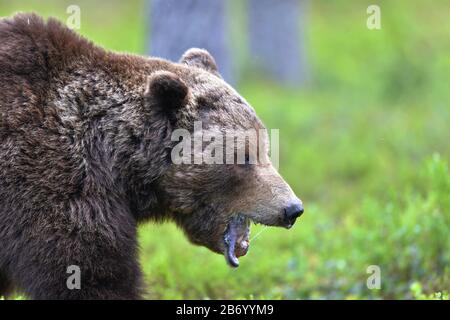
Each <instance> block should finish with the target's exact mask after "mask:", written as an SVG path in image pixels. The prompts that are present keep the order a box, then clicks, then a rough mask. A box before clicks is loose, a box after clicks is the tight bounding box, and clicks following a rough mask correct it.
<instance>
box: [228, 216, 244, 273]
mask: <svg viewBox="0 0 450 320" xmlns="http://www.w3.org/2000/svg"><path fill="white" fill-rule="evenodd" d="M249 236H250V219H249V218H247V217H245V216H243V215H241V214H239V215H236V216H234V217H233V218H232V219H231V221H230V222H229V223H228V226H227V229H226V230H225V234H224V243H225V250H224V256H225V259H226V260H227V262H228V264H229V265H230V266H232V267H234V268H236V267H238V266H239V260H238V257H241V256H244V255H245V254H246V253H247V251H248V248H249V246H250V239H249Z"/></svg>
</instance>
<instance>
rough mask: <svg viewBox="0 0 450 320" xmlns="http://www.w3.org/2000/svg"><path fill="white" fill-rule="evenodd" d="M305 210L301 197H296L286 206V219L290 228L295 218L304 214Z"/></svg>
mask: <svg viewBox="0 0 450 320" xmlns="http://www.w3.org/2000/svg"><path fill="white" fill-rule="evenodd" d="M303 211H304V209H303V204H302V202H301V201H300V200H299V199H296V200H295V201H293V202H292V203H290V204H289V205H288V206H287V207H286V208H284V219H285V222H286V224H287V227H288V228H290V227H292V225H293V224H294V223H295V220H296V219H297V218H298V217H300V216H301V215H302V213H303Z"/></svg>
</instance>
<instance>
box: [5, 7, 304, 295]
mask: <svg viewBox="0 0 450 320" xmlns="http://www.w3.org/2000/svg"><path fill="white" fill-rule="evenodd" d="M0 84H1V91H0V296H2V295H7V294H8V293H10V292H11V290H12V289H13V288H16V289H20V290H22V291H24V293H25V294H26V295H27V296H28V297H30V298H33V299H137V298H140V297H141V294H142V288H143V285H142V280H141V278H142V277H141V271H140V268H139V264H138V244H137V240H136V227H137V224H138V223H140V222H142V221H149V220H152V221H164V220H170V221H174V222H175V223H177V225H179V226H180V228H182V229H183V230H184V231H185V233H186V235H187V236H188V238H189V239H190V240H191V241H192V242H193V243H194V244H200V245H204V246H206V247H208V248H210V249H211V250H213V251H215V252H219V253H223V250H224V242H223V237H224V232H225V231H226V230H227V226H228V225H229V223H230V219H231V218H232V217H233V215H235V214H236V213H241V214H244V215H248V217H250V218H251V219H252V220H253V221H256V222H259V223H264V224H267V225H277V226H285V221H284V220H283V214H285V211H283V210H284V209H283V208H284V207H285V206H286V204H287V203H288V202H289V201H291V200H292V199H294V200H295V199H297V198H295V195H294V194H293V192H292V190H291V189H290V188H289V186H288V185H287V184H286V183H285V182H284V181H283V179H282V178H281V177H280V176H279V175H278V174H277V173H276V172H275V170H274V169H273V167H272V166H271V165H265V166H255V168H249V167H248V166H244V167H243V166H240V165H236V166H234V165H224V166H214V167H211V166H208V165H203V164H202V165H174V164H173V163H172V162H171V157H170V152H171V150H172V148H173V147H174V144H175V142H174V141H172V140H171V133H172V132H173V130H174V129H175V128H184V129H186V130H189V131H192V128H193V121H195V120H202V121H203V123H204V126H205V127H221V128H242V129H247V128H263V124H262V123H261V121H260V120H259V119H258V118H257V116H256V114H255V112H254V110H253V109H252V108H251V107H250V106H249V105H248V103H247V102H246V101H245V100H244V99H243V98H241V97H240V96H239V95H238V94H237V93H236V91H234V89H233V88H231V87H230V86H229V85H227V84H226V83H225V82H224V81H223V80H222V79H221V77H220V74H219V73H218V69H217V66H216V64H215V62H214V59H213V58H212V57H211V56H210V55H209V54H208V53H207V52H206V51H204V50H201V49H191V50H189V51H188V52H186V54H185V55H184V56H183V57H182V58H181V60H180V62H179V63H172V62H169V61H166V60H162V59H157V58H149V57H141V56H135V55H128V54H117V53H112V52H108V51H105V50H104V49H102V48H100V47H97V46H95V45H94V44H92V43H91V42H89V41H88V40H86V39H84V38H82V37H80V36H78V35H77V34H76V33H74V32H73V31H71V30H70V29H68V28H67V27H65V26H64V25H62V24H61V23H59V22H58V21H57V20H55V19H49V20H47V21H44V20H43V19H42V18H40V17H38V16H37V15H34V14H19V15H16V16H14V17H12V18H8V19H2V20H0ZM274 190H276V191H275V192H274ZM289 226H290V225H289ZM74 265H75V266H79V267H80V270H81V278H82V281H81V289H79V290H78V289H75V290H70V289H68V287H67V279H68V277H69V276H70V274H68V273H67V270H68V267H69V266H74Z"/></svg>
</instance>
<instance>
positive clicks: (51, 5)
mask: <svg viewBox="0 0 450 320" xmlns="http://www.w3.org/2000/svg"><path fill="white" fill-rule="evenodd" d="M374 2H375V3H377V4H379V5H380V7H381V8H382V30H379V31H369V30H368V29H367V28H366V18H367V14H366V8H367V6H368V5H370V4H373V3H374ZM70 4H77V5H79V6H80V7H81V29H80V30H79V32H80V33H81V34H83V35H85V36H86V37H88V38H89V39H91V40H92V41H94V42H95V43H97V44H99V45H101V46H104V47H106V48H108V49H112V50H117V51H127V52H133V53H138V54H145V47H146V44H145V37H146V27H145V26H146V21H145V19H146V17H145V10H144V7H145V3H144V1H139V0H138V1H118V0H115V1H103V2H102V1H95V2H94V1H80V0H77V1H76V3H74V1H56V0H52V1H45V2H43V1H31V0H27V1H25V0H15V1H5V0H0V15H1V16H10V15H12V14H13V13H14V12H16V11H34V12H37V13H39V14H41V15H43V16H50V15H51V16H56V17H59V18H61V19H62V20H63V21H65V20H66V19H67V17H68V14H67V13H66V8H67V6H68V5H70ZM230 10H231V11H232V12H234V13H235V15H234V16H235V17H236V19H237V21H236V23H235V24H234V26H233V30H232V34H233V35H234V36H233V48H234V49H233V50H235V57H236V59H237V61H238V66H239V67H240V68H242V69H243V70H244V71H245V72H244V76H243V77H242V78H241V80H240V81H239V82H238V83H237V85H236V87H237V89H238V90H239V91H240V93H241V94H242V95H243V96H244V97H245V98H246V99H247V100H248V101H249V102H250V103H251V104H252V105H253V106H254V108H255V109H256V111H257V113H258V114H259V115H260V117H261V118H262V120H263V121H264V122H265V124H266V125H267V127H269V128H280V140H281V142H280V143H281V145H280V152H281V154H280V172H281V174H282V175H283V176H284V177H285V178H286V180H287V181H288V182H289V183H290V184H291V186H292V187H293V189H294V191H295V192H296V193H297V194H298V195H299V196H300V198H302V200H303V201H304V203H305V207H306V213H305V214H304V215H303V216H302V217H301V218H300V220H299V221H298V222H297V224H296V226H295V228H293V229H291V230H289V231H286V230H283V229H271V228H267V229H264V230H263V231H262V233H261V234H260V235H259V236H258V237H257V238H256V239H254V240H253V241H252V244H251V249H250V252H249V254H248V255H247V256H246V257H243V258H242V259H241V266H240V267H239V268H238V269H236V270H233V269H230V268H229V267H228V266H227V265H226V263H225V261H224V258H223V257H222V256H220V255H216V254H213V253H211V252H210V251H208V250H207V249H204V248H201V247H195V246H193V245H191V244H189V243H188V241H187V240H186V239H185V237H184V235H182V233H181V232H180V231H179V230H177V229H176V227H175V226H173V225H171V224H165V225H153V224H147V225H144V226H142V227H141V228H140V245H141V263H142V267H143V270H144V273H145V280H146V284H147V288H148V289H147V294H146V298H149V299H167V298H171V299H222V298H223V299H235V298H246V299H247V298H254V299H266V298H275V299H277V298H285V299H316V298H318V299H330V298H333V299H335V298H336V299H341V298H345V299H365V298H375V299H376V298H382V299H410V298H447V299H448V291H449V290H450V265H449V262H450V239H449V229H450V173H449V169H448V168H449V166H448V159H449V156H450V129H449V124H450V90H449V89H450V86H449V85H450V19H449V16H450V1H446V0H438V1H433V2H429V1H421V0H415V1H412V0H402V1H400V0H399V1H342V0H339V1H327V0H314V1H310V3H309V5H308V14H307V21H306V23H305V26H306V44H305V46H306V49H307V56H308V64H309V69H310V80H309V81H308V83H307V84H306V85H304V86H302V87H301V88H293V87H290V88H287V87H283V86H282V85H280V84H277V83H274V82H273V81H270V80H269V79H264V78H262V77H260V75H259V74H258V75H257V74H255V73H254V72H252V70H246V69H245V68H244V66H245V65H246V61H247V59H249V58H251V57H248V56H246V55H248V54H247V49H246V39H245V37H244V36H242V35H241V33H240V29H239V28H241V27H242V26H243V25H245V21H243V19H244V18H243V14H242V13H241V11H242V10H245V7H244V6H242V4H241V3H239V2H238V1H231V2H230ZM180 32H182V30H180ZM219 67H220V66H219ZM261 228H263V227H255V226H253V228H252V233H253V234H257V233H258V232H259V231H260V230H261ZM370 265H378V266H379V267H380V269H381V289H379V290H369V289H368V288H367V286H366V280H367V278H368V277H369V276H370V274H367V273H366V270H367V267H368V266H370Z"/></svg>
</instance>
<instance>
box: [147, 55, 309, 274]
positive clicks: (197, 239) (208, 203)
mask: <svg viewBox="0 0 450 320" xmlns="http://www.w3.org/2000/svg"><path fill="white" fill-rule="evenodd" d="M145 95H146V97H147V103H148V104H151V105H152V108H154V109H155V110H160V112H161V113H163V114H164V115H165V116H166V117H167V119H168V122H169V123H170V133H171V135H172V138H173V139H172V141H174V145H172V148H171V150H170V164H169V165H168V166H167V168H166V169H165V170H164V172H162V173H161V175H160V176H159V177H158V179H157V181H156V183H155V184H154V188H155V190H156V191H155V195H154V197H156V198H157V200H158V210H159V211H161V212H163V213H161V214H160V215H161V216H164V217H165V218H167V217H169V218H170V219H171V220H173V221H175V222H176V223H177V225H178V226H180V227H181V228H182V229H183V230H184V231H185V233H186V235H187V236H188V238H189V239H190V240H191V242H193V243H194V244H198V245H203V246H206V247H208V248H209V249H211V250H213V251H215V252H218V253H221V254H224V255H225V257H226V260H227V261H228V263H229V264H230V265H231V266H234V267H237V266H238V265H239V261H238V257H239V256H242V255H245V254H246V252H247V249H248V246H249V229H250V223H251V222H254V223H260V224H264V225H268V226H281V227H286V228H290V227H291V226H292V225H293V223H294V222H295V220H296V218H297V217H298V216H300V215H301V214H302V213H303V205H302V202H301V201H300V200H299V199H298V198H297V197H296V196H295V194H294V192H293V191H292V189H291V188H290V187H289V185H288V184H287V183H286V182H285V181H284V180H283V178H282V177H281V176H280V175H279V174H278V172H277V170H276V169H275V168H274V166H273V165H272V163H271V161H270V158H269V137H268V133H267V130H266V129H265V127H264V125H263V123H262V122H261V120H260V119H259V118H258V116H257V115H256V113H255V111H254V109H253V108H252V107H251V106H250V105H249V103H248V102H247V101H246V100H245V99H244V98H242V97H241V96H240V95H239V94H238V93H237V92H236V91H235V90H234V89H233V88H232V87H231V86H230V85H228V84H227V83H226V82H225V81H224V80H223V79H222V78H221V76H220V74H219V72H218V68H217V65H216V63H215V61H214V58H213V57H212V56H211V55H210V54H209V53H208V52H207V51H205V50H202V49H190V50H188V51H187V52H186V53H185V54H184V55H183V56H182V58H181V60H180V62H179V64H176V68H174V69H173V70H170V71H167V70H162V71H161V70H160V71H155V72H153V73H152V74H151V75H150V76H149V77H148V81H147V85H146V92H145ZM199 129H200V130H199Z"/></svg>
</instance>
